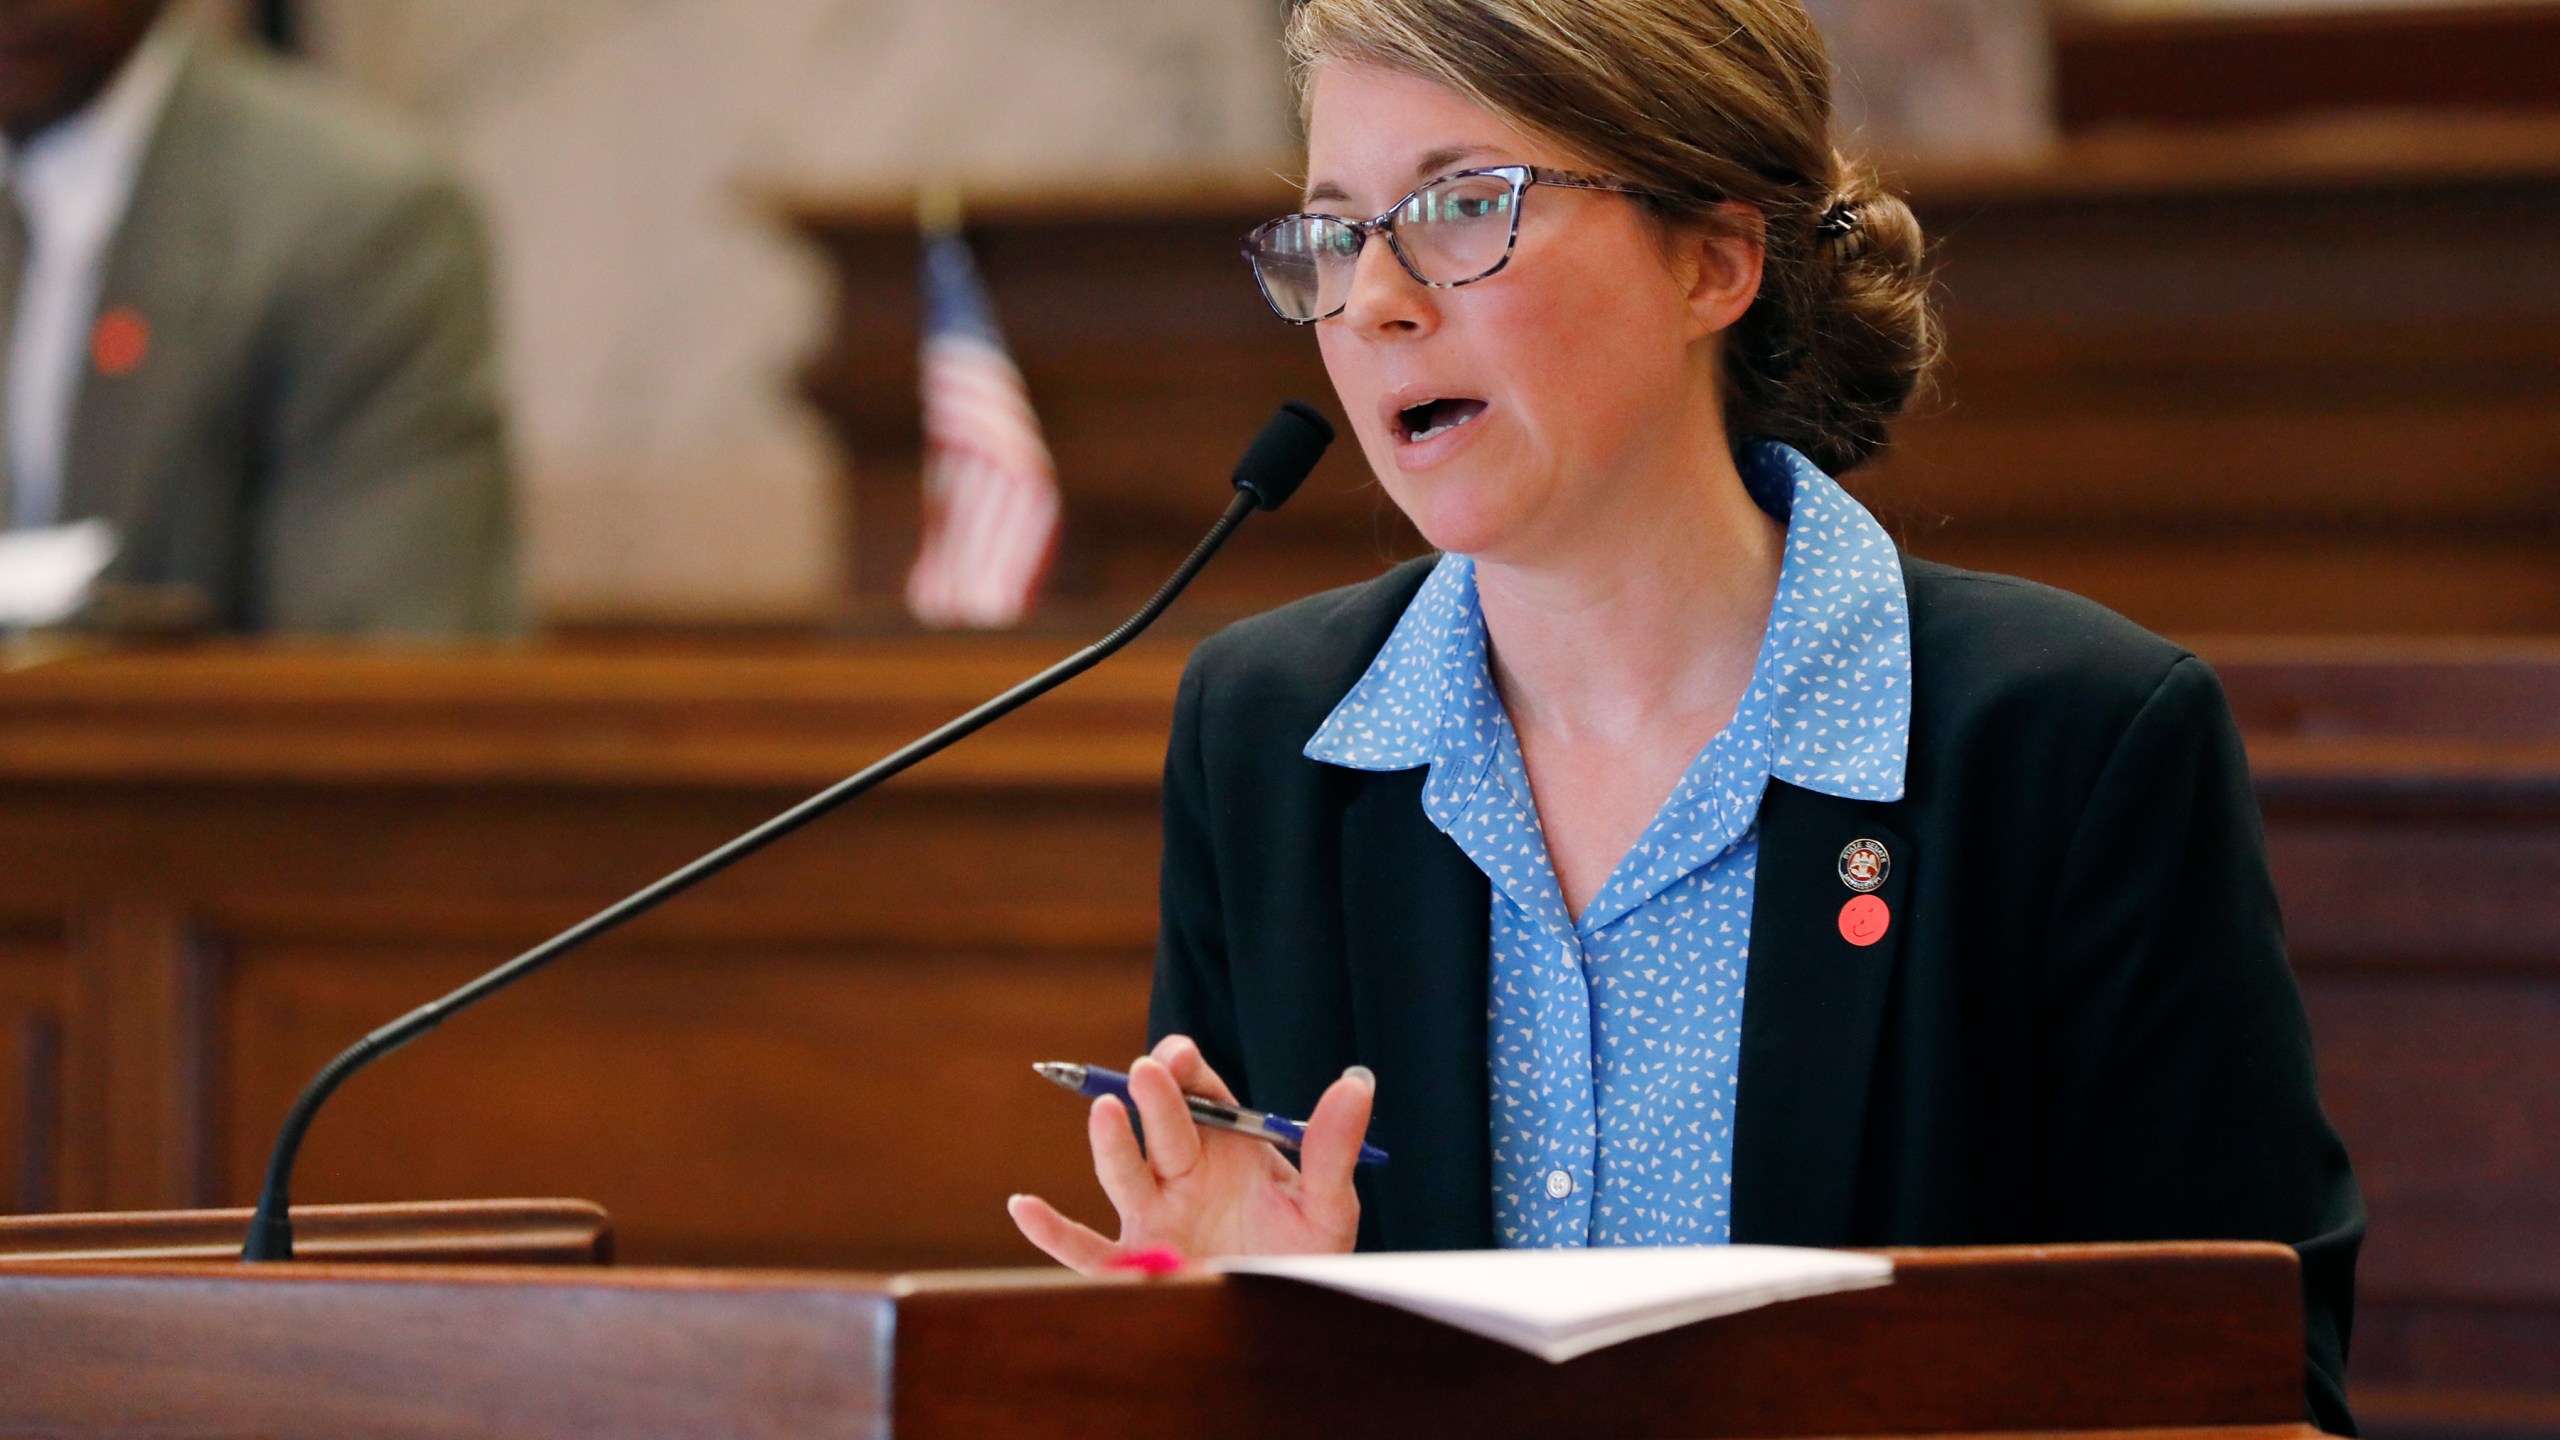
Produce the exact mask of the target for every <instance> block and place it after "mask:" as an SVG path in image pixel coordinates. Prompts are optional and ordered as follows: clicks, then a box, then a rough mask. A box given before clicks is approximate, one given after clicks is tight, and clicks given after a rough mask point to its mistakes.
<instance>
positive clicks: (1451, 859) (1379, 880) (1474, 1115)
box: [1342, 769, 1493, 1250]
mask: <svg viewBox="0 0 2560 1440" xmlns="http://www.w3.org/2000/svg"><path fill="white" fill-rule="evenodd" d="M1429 773H1430V772H1429V771H1428V770H1424V769H1413V770H1396V771H1388V772H1384V773H1376V774H1366V775H1362V776H1360V777H1359V778H1358V783H1357V785H1356V787H1355V789H1354V791H1353V794H1352V797H1351V799H1350V801H1349V803H1348V804H1347V805H1346V807H1345V808H1344V811H1343V833H1342V908H1343V920H1344V933H1345V934H1346V936H1347V937H1348V939H1347V941H1346V947H1345V948H1346V952H1347V953H1346V961H1347V963H1348V964H1349V966H1350V971H1351V996H1352V1024H1353V1027H1354V1033H1355V1036H1356V1040H1357V1043H1358V1045H1359V1051H1360V1054H1361V1055H1362V1056H1363V1057H1364V1058H1366V1059H1367V1060H1368V1062H1369V1064H1370V1066H1371V1068H1372V1069H1374V1070H1376V1071H1377V1073H1378V1109H1377V1114H1376V1116H1375V1118H1374V1119H1373V1120H1372V1121H1371V1123H1370V1135H1371V1137H1372V1139H1373V1140H1374V1141H1375V1142H1376V1143H1377V1145H1378V1146H1379V1147H1380V1148H1381V1149H1384V1150H1385V1151H1386V1152H1387V1154H1388V1156H1389V1163H1388V1165H1387V1166H1386V1168H1385V1169H1384V1170H1383V1171H1381V1172H1376V1173H1373V1174H1365V1175H1364V1176H1363V1177H1362V1178H1363V1186H1362V1192H1361V1194H1362V1215H1361V1232H1362V1233H1361V1241H1362V1244H1363V1247H1364V1248H1385V1249H1394V1250H1484V1249H1491V1248H1492V1247H1493V1137H1492V1131H1491V1126H1492V1119H1491V1115H1490V1113H1489V1110H1488V1105H1489V1103H1490V1102H1489V1101H1488V1099H1487V1097H1486V1081H1485V1065H1486V1058H1485V1055H1486V1051H1485V1047H1486V1040H1485V1011H1486V1003H1487V992H1486V986H1487V984H1488V983H1489V971H1490V967H1491V963H1492V962H1491V958H1490V952H1491V948H1492V938H1491V934H1490V927H1491V923H1492V920H1491V915H1492V903H1493V897H1492V891H1491V889H1490V888H1489V887H1488V885H1487V882H1486V880H1485V878H1484V872H1482V871H1480V870H1478V869H1477V868H1476V866H1475V862H1474V861H1472V860H1469V859H1468V858H1467V857H1466V854H1465V852H1463V851H1461V850H1460V849H1459V848H1458V846H1457V844H1456V842H1454V841H1452V840H1450V838H1449V837H1448V836H1446V835H1444V834H1442V833H1440V831H1439V829H1438V828H1436V827H1435V826H1433V825H1432V823H1431V821H1430V819H1429V818H1428V817H1427V816H1425V815H1424V814H1423V813H1422V782H1423V778H1424V777H1425V776H1426V775H1427V774H1429Z"/></svg>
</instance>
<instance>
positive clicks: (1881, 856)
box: [1840, 840, 1893, 895]
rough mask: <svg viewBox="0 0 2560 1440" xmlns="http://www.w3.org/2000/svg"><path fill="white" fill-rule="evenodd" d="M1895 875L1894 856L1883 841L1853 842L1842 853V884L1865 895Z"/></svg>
mask: <svg viewBox="0 0 2560 1440" xmlns="http://www.w3.org/2000/svg"><path fill="white" fill-rule="evenodd" d="M1891 873H1893V856H1892V855H1891V854H1890V853H1889V852H1888V851H1886V849H1885V848H1884V842H1883V841H1881V840H1852V841H1850V842H1849V843H1848V845H1847V846H1846V847H1844V848H1843V849H1842V850H1841V851H1840V883H1841V884H1843V885H1846V886H1848V887H1849V888H1850V889H1852V890H1855V891H1857V892H1858V893H1859V894H1861V895H1864V894H1866V893H1868V892H1869V891H1871V890H1876V889H1880V888H1882V887H1883V885H1884V877H1885V876H1887V875H1889V874H1891Z"/></svg>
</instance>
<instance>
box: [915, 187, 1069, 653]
mask: <svg viewBox="0 0 2560 1440" xmlns="http://www.w3.org/2000/svg"><path fill="white" fill-rule="evenodd" d="M924 304H925V326H924V355H923V370H924V434H925V463H924V513H925V524H924V544H923V547H922V548H921V549H920V550H919V551H918V553H917V555H916V563H915V568H914V569H913V570H911V571H909V572H908V573H907V609H908V610H909V611H911V612H913V613H914V615H915V617H916V618H917V619H918V620H921V621H923V622H924V623H925V624H927V625H933V626H939V627H975V628H979V629H996V628H1001V627H1003V626H1007V625H1012V624H1015V623H1016V622H1018V621H1020V620H1021V619H1022V613H1023V611H1025V610H1026V609H1028V608H1030V605H1031V600H1032V597H1033V596H1035V595H1037V594H1038V593H1039V590H1040V580H1041V576H1042V575H1043V574H1044V573H1045V572H1046V571H1047V570H1048V568H1049V557H1050V554H1051V552H1052V550H1053V549H1054V548H1055V546H1056V544H1057V538H1058V481H1057V471H1056V468H1055V467H1054V466H1053V465H1052V464H1051V463H1050V460H1049V446H1048V444H1047V442H1045V441H1043V440H1042V439H1041V438H1040V417H1038V416H1037V415H1034V414H1033V413H1032V411H1031V400H1030V397H1029V396H1028V395H1027V394H1026V393H1025V392H1024V391H1023V388H1022V372H1021V371H1020V370H1018V369H1016V368H1015V367H1014V363H1013V357H1012V356H1011V355H1009V354H1007V353H1006V352H1005V348H1004V336H1003V335H1002V334H1001V333H999V332H998V331H997V329H996V320H995V312H994V310H993V308H992V307H990V306H989V305H988V303H987V294H986V289H985V287H984V286H982V285H981V284H980V283H979V281H978V267H977V264H976V262H975V261H973V260H972V259H971V258H970V256H969V244H968V242H967V241H966V240H963V239H962V238H961V237H960V234H959V232H958V231H957V230H956V229H951V230H942V231H940V232H939V233H933V234H928V235H927V237H926V239H925V246H924Z"/></svg>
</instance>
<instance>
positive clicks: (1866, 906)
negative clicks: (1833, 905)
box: [1840, 895, 1893, 946]
mask: <svg viewBox="0 0 2560 1440" xmlns="http://www.w3.org/2000/svg"><path fill="white" fill-rule="evenodd" d="M1892 926H1893V911H1892V910H1890V909H1888V908H1886V906H1885V903H1884V901H1883V900H1882V899H1881V898H1879V897H1877V896H1874V895H1858V896H1853V897H1851V898H1850V901H1849V903H1848V904H1846V905H1843V906H1841V907H1840V938H1841V939H1843V940H1846V941H1848V942H1849V943H1850V944H1852V945H1857V946H1867V945H1873V944H1874V943H1876V942H1877V941H1879V940H1881V939H1883V938H1884V932H1885V931H1887V930H1889V929H1891V928H1892Z"/></svg>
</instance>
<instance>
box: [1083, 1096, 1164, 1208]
mask: <svg viewBox="0 0 2560 1440" xmlns="http://www.w3.org/2000/svg"><path fill="white" fill-rule="evenodd" d="M1084 1133H1085V1138H1086V1139H1087V1140H1089V1141H1091V1142H1092V1145H1093V1174H1094V1178H1095V1179H1097V1180H1100V1181H1101V1182H1102V1193H1103V1194H1105V1195H1108V1196H1110V1197H1111V1203H1112V1205H1113V1206H1114V1207H1115V1208H1117V1209H1118V1210H1119V1212H1120V1220H1121V1225H1120V1228H1121V1229H1123V1230H1126V1229H1128V1228H1129V1226H1128V1221H1129V1217H1130V1216H1133V1215H1138V1214H1142V1213H1144V1212H1145V1211H1146V1210H1147V1209H1148V1208H1149V1207H1150V1206H1152V1205H1153V1204H1154V1202H1155V1198H1156V1174H1155V1172H1154V1171H1153V1170H1150V1169H1148V1168H1147V1157H1146V1156H1144V1155H1142V1154H1140V1153H1139V1152H1138V1137H1137V1135H1136V1133H1135V1132H1133V1131H1131V1130H1130V1128H1129V1112H1128V1110H1127V1108H1126V1107H1124V1106H1122V1105H1121V1103H1120V1102H1119V1101H1118V1100H1115V1099H1113V1098H1112V1097H1110V1096H1108V1095H1105V1096H1102V1097H1101V1098H1100V1099H1097V1100H1095V1101H1094V1102H1093V1108H1092V1109H1091V1110H1088V1111H1086V1112H1085V1120H1084Z"/></svg>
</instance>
